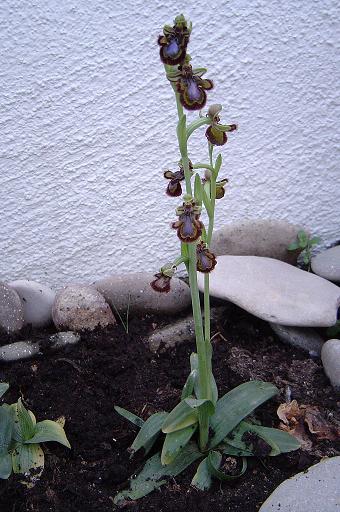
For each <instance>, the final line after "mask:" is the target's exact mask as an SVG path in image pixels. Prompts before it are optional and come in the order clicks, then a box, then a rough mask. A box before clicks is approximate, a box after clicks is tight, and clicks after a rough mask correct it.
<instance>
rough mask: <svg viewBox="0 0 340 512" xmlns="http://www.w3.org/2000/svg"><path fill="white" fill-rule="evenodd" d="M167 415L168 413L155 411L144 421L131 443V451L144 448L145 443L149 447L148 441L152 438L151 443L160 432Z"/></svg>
mask: <svg viewBox="0 0 340 512" xmlns="http://www.w3.org/2000/svg"><path fill="white" fill-rule="evenodd" d="M167 416H168V413H166V412H156V414H153V415H152V416H150V417H149V418H148V419H147V420H146V421H145V423H144V424H143V426H142V428H141V429H140V431H139V432H138V434H137V436H136V438H135V440H134V442H133V443H132V445H131V450H132V452H136V451H138V450H140V449H141V448H145V446H146V445H147V448H149V449H150V445H149V444H148V443H149V442H150V441H151V440H153V443H154V441H156V439H157V436H158V434H159V433H160V432H161V429H162V424H163V423H164V419H165V418H166V417H167ZM155 436H156V437H155ZM153 443H152V444H153Z"/></svg>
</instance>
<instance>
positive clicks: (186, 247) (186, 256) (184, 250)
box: [181, 243, 189, 260]
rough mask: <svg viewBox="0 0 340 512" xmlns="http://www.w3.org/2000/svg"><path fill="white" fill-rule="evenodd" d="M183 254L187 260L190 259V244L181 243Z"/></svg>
mask: <svg viewBox="0 0 340 512" xmlns="http://www.w3.org/2000/svg"><path fill="white" fill-rule="evenodd" d="M181 256H182V257H183V258H185V259H186V260H188V259H189V252H188V244H186V243H181Z"/></svg>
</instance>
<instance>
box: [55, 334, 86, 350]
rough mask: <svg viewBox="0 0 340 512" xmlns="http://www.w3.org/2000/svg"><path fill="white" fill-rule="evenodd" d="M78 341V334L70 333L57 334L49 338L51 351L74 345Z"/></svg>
mask: <svg viewBox="0 0 340 512" xmlns="http://www.w3.org/2000/svg"><path fill="white" fill-rule="evenodd" d="M79 340H80V336H79V334H77V333H76V332H72V331H65V332H57V333H56V334H52V336H50V337H49V343H50V344H51V348H52V349H53V350H57V349H59V348H64V347H67V346H69V345H76V344H77V343H78V342H79Z"/></svg>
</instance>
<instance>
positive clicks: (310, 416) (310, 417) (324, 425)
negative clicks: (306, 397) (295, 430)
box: [305, 406, 340, 441]
mask: <svg viewBox="0 0 340 512" xmlns="http://www.w3.org/2000/svg"><path fill="white" fill-rule="evenodd" d="M305 423H307V425H308V428H309V431H310V432H311V433H312V434H315V435H316V437H317V439H328V440H329V441H336V439H340V426H336V425H333V424H332V423H329V422H328V421H327V420H325V418H324V417H323V416H322V415H321V412H320V410H319V409H318V408H317V407H312V406H306V411H305Z"/></svg>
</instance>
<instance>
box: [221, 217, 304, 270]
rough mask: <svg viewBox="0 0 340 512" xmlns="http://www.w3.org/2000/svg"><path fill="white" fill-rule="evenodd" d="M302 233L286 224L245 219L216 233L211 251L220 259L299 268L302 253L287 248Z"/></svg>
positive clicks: (232, 223)
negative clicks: (267, 261)
mask: <svg viewBox="0 0 340 512" xmlns="http://www.w3.org/2000/svg"><path fill="white" fill-rule="evenodd" d="M302 229H304V228H303V227H302V226H295V225H294V224H290V223H289V222H287V221H284V220H274V219H273V220H270V219H249V220H248V219H245V220H241V221H236V222H231V223H230V224H227V225H225V226H223V227H222V228H221V229H218V230H217V231H215V232H214V234H213V238H212V244H211V248H212V251H213V252H214V254H216V255H217V256H220V255H230V256H264V257H268V258H275V259H277V260H281V261H285V262H287V263H290V264H292V265H296V260H297V257H298V255H299V253H300V252H301V250H296V251H288V249H287V247H288V245H289V244H290V243H291V242H295V240H296V237H297V234H298V232H299V231H300V230H302Z"/></svg>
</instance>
